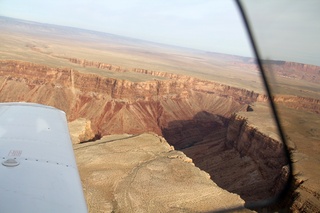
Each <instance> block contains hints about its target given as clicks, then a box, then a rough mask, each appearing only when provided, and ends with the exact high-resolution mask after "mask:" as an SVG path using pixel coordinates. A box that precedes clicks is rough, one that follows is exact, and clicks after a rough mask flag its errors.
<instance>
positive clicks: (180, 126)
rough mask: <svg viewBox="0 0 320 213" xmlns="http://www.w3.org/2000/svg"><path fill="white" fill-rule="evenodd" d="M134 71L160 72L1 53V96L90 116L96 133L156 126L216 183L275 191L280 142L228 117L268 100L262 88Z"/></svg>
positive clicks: (238, 189)
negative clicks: (106, 72)
mask: <svg viewBox="0 0 320 213" xmlns="http://www.w3.org/2000/svg"><path fill="white" fill-rule="evenodd" d="M136 71H138V72H140V73H145V74H151V75H155V76H162V75H163V76H164V77H165V79H164V80H162V81H161V80H152V81H144V82H131V81H128V80H119V79H113V78H107V77H102V76H99V75H95V74H87V73H80V72H78V71H75V70H72V69H67V68H50V67H47V66H43V65H38V64H32V63H26V62H17V61H1V62H0V73H1V77H0V101H2V102H7V101H27V102H37V103H41V104H46V105H51V106H54V107H57V108H59V109H62V110H64V111H65V112H66V113H67V117H68V120H69V121H71V122H72V121H74V120H76V119H78V118H85V119H86V120H88V121H90V122H91V128H92V131H93V133H94V134H95V135H102V136H103V135H111V134H123V133H128V134H141V133H144V132H154V133H156V134H158V135H162V136H164V137H165V138H166V140H167V141H168V142H169V143H170V144H171V145H173V146H174V147H175V148H176V149H180V150H183V151H184V152H185V153H186V154H187V155H188V156H189V157H191V158H192V159H193V160H194V163H195V164H196V165H197V166H198V167H199V168H201V169H203V170H205V171H207V172H208V173H210V175H211V178H212V180H214V182H216V183H217V184H218V185H219V186H221V187H223V188H225V189H227V190H229V191H232V192H235V193H237V194H239V195H241V196H242V198H243V199H245V200H246V201H248V202H251V201H255V200H258V199H262V198H268V197H270V196H272V195H273V194H274V193H275V192H274V191H273V188H274V183H273V181H274V180H275V179H276V178H278V177H280V176H281V175H282V167H283V166H285V165H286V163H287V162H286V160H284V159H282V158H281V156H282V157H283V155H282V153H281V152H280V151H279V149H280V148H281V145H280V144H279V142H275V141H273V140H271V139H269V138H268V137H267V136H264V135H262V134H261V133H259V132H258V131H255V130H253V129H250V128H249V127H246V125H242V124H241V122H242V121H238V120H232V119H233V118H230V117H231V115H232V114H233V113H234V112H238V111H240V110H243V111H245V110H246V108H247V106H248V104H251V103H253V102H256V101H266V100H267V98H266V96H265V95H261V94H258V93H255V92H253V91H248V90H245V89H238V88H235V87H231V86H227V85H223V84H219V83H215V82H211V81H206V80H200V79H196V78H193V77H188V76H183V75H169V74H166V73H164V74H163V73H160V72H151V73H149V71H145V70H144V71H143V70H136ZM230 119H231V120H230ZM238 124H239V125H238ZM240 124H241V125H240ZM237 127H239V128H237ZM240 127H241V128H240ZM82 140H84V139H82ZM261 149H268V150H269V149H270V152H269V151H268V152H266V153H265V152H264V151H259V150H261ZM258 153H260V154H261V155H258ZM226 176H227V177H228V178H226ZM150 187H151V186H150ZM277 187H278V188H281V186H277ZM135 190H138V189H135ZM139 190H140V189H139ZM139 190H138V191H139ZM119 196H120V195H119ZM121 196H122V195H121ZM119 205H120V204H119ZM121 205H122V204H121ZM123 205H127V204H123Z"/></svg>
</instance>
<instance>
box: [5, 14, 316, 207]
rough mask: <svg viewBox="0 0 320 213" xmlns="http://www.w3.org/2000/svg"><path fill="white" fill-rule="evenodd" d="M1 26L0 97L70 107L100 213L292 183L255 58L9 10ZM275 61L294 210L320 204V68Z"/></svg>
mask: <svg viewBox="0 0 320 213" xmlns="http://www.w3.org/2000/svg"><path fill="white" fill-rule="evenodd" d="M0 27H1V29H2V32H1V34H0V37H1V39H2V41H3V44H4V45H1V46H0V51H1V55H0V101H1V102H9V101H27V102H36V103H41V104H46V105H51V106H54V107H57V108H59V109H62V110H64V111H65V112H66V113H67V117H68V121H69V122H70V123H69V124H70V131H71V137H72V139H73V142H74V148H75V153H76V156H77V161H78V166H79V170H80V174H81V179H82V181H83V185H84V190H85V195H86V199H87V202H88V206H89V210H90V212H99V211H102V212H108V211H110V212H112V211H116V212H128V211H129V212H130V211H145V212H154V211H164V212H170V211H171V212H177V211H178V212H179V211H180V212H188V211H190V212H194V211H209V210H212V209H217V208H225V207H227V204H228V203H229V201H230V203H229V204H230V205H229V207H230V206H234V205H236V206H237V205H240V206H243V205H244V202H247V203H250V202H251V201H256V200H259V199H265V198H269V197H270V196H272V195H274V194H276V193H277V192H279V191H280V190H281V189H282V187H283V184H284V183H285V180H286V178H287V176H288V167H287V163H288V159H286V158H285V156H284V154H283V150H282V148H283V145H282V143H281V142H279V138H278V136H277V130H276V128H275V125H274V122H273V119H272V115H271V113H270V111H269V107H268V98H267V97H266V96H265V95H264V92H263V86H262V84H261V81H260V78H259V72H258V71H257V69H256V66H255V65H254V63H253V62H252V59H248V58H244V57H237V56H231V55H223V54H217V53H208V52H203V51H198V50H190V49H185V48H177V47H170V46H165V45H161V44H155V43H148V42H144V41H139V40H135V39H129V38H123V37H117V36H114V35H109V34H103V33H102V34H101V33H97V32H91V31H86V30H80V29H74V28H72V29H71V28H66V27H59V26H49V25H45V24H39V23H37V24H35V23H31V22H23V21H17V20H12V19H7V18H3V17H1V18H0ZM269 63H270V64H271V66H273V68H274V69H273V70H274V71H275V72H274V73H275V74H276V76H275V78H276V80H277V84H276V83H272V84H271V85H272V86H273V88H275V91H276V93H275V97H274V101H275V102H276V103H277V105H278V106H279V110H280V113H281V114H280V115H281V116H282V119H281V120H282V125H283V126H284V127H285V130H286V132H285V133H286V136H287V139H288V141H289V142H290V143H289V147H290V149H291V153H292V158H293V160H294V174H295V180H296V182H295V184H296V185H295V187H297V190H296V191H295V192H294V193H293V197H292V198H288V200H289V201H287V202H288V203H286V207H285V208H286V209H288V208H290V207H291V210H293V211H319V209H320V204H319V203H320V202H319V197H320V196H319V190H320V183H319V181H318V180H319V178H318V177H319V176H320V174H319V173H318V172H317V171H318V170H316V169H314V168H317V167H318V162H319V160H320V159H319V156H320V155H319V150H320V148H319V144H320V143H319V141H320V140H319V138H320V134H319V131H320V130H319V126H320V125H319V120H320V119H319V112H320V100H319V98H318V97H319V91H320V90H319V89H320V84H319V78H320V73H319V72H318V70H319V67H316V66H311V65H302V64H298V63H291V62H269ZM270 64H269V66H270ZM302 73H303V74H302ZM249 105H250V107H251V109H253V111H250V110H249V111H248V112H247V109H248V107H249ZM151 132H152V133H151ZM145 133H148V134H145ZM155 134H156V135H155ZM161 136H163V137H164V138H165V140H166V141H167V142H168V143H169V144H170V145H172V146H173V147H174V149H175V150H174V149H173V147H170V145H169V144H168V143H167V142H166V141H165V140H164V139H163V138H162V137H161ZM96 139H100V140H96ZM79 142H86V143H80V144H79ZM182 152H183V153H182ZM186 155H187V156H188V157H186ZM191 159H192V160H191ZM193 163H194V164H195V165H194V164H193ZM198 168H200V169H201V170H203V171H201V170H200V169H198ZM204 171H205V172H204ZM210 178H211V179H210ZM225 190H227V191H228V192H227V191H225ZM235 194H237V195H235ZM217 195H218V196H217ZM238 195H239V196H240V197H239V196H238Z"/></svg>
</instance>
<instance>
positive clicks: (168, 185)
mask: <svg viewBox="0 0 320 213" xmlns="http://www.w3.org/2000/svg"><path fill="white" fill-rule="evenodd" d="M74 150H75V155H76V159H77V164H78V168H79V170H80V176H81V179H82V183H83V187H84V193H85V195H86V199H87V204H88V208H89V212H99V211H100V212H211V211H218V210H226V209H230V208H233V207H241V206H243V205H244V201H243V200H242V199H241V198H240V196H239V195H236V194H233V193H230V192H228V191H226V190H223V189H222V188H220V187H219V186H217V185H216V184H215V183H214V182H212V181H211V180H210V176H209V175H208V174H207V173H206V172H204V171H202V170H200V169H199V168H197V167H195V166H194V164H193V163H192V159H190V158H188V157H187V156H186V155H185V154H183V153H182V152H180V151H176V150H174V149H173V147H171V146H170V145H169V144H168V143H167V142H166V141H165V139H164V138H162V137H160V136H157V135H155V134H150V133H145V134H141V135H129V134H122V135H111V136H105V137H103V138H101V139H100V140H98V141H95V142H94V143H82V144H76V145H75V146H74Z"/></svg>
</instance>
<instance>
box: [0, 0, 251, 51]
mask: <svg viewBox="0 0 320 213" xmlns="http://www.w3.org/2000/svg"><path fill="white" fill-rule="evenodd" d="M0 15H3V16H9V17H15V18H20V19H26V20H31V21H37V22H43V23H52V24H57V25H65V26H74V27H78V28H85V29H91V30H97V31H103V32H107V33H112V34H116V35H124V36H128V37H133V38H139V39H143V40H149V41H155V42H160V43H165V44H174V45H177V46H183V47H191V48H195V49H201V50H208V51H212V52H223V53H230V54H236V55H244V56H250V55H251V48H250V46H249V43H248V40H247V34H246V32H245V31H244V29H243V24H242V20H241V17H240V16H239V12H238V9H237V7H236V5H235V3H234V2H233V1H232V0H116V1H115V0H112V1H110V0H95V1H93V0H52V1H44V0H28V1H25V0H0Z"/></svg>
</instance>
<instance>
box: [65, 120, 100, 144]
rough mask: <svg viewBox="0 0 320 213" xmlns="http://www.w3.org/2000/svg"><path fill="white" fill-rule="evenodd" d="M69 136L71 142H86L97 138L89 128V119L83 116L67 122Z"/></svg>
mask: <svg viewBox="0 0 320 213" xmlns="http://www.w3.org/2000/svg"><path fill="white" fill-rule="evenodd" d="M68 126H69V131H70V137H71V141H72V143H73V144H78V143H82V142H88V141H92V140H95V139H97V137H98V135H97V134H94V132H93V131H92V128H91V121H89V120H86V119H85V118H78V119H76V120H74V121H72V122H69V123H68Z"/></svg>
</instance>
